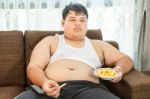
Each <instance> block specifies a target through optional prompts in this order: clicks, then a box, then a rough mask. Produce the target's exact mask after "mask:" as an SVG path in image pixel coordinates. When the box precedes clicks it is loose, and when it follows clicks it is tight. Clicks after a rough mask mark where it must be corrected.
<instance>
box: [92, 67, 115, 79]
mask: <svg viewBox="0 0 150 99" xmlns="http://www.w3.org/2000/svg"><path fill="white" fill-rule="evenodd" d="M94 75H95V76H97V77H100V78H101V79H103V80H112V79H113V78H115V77H116V75H117V72H116V71H115V70H114V69H112V68H98V69H95V70H94Z"/></svg>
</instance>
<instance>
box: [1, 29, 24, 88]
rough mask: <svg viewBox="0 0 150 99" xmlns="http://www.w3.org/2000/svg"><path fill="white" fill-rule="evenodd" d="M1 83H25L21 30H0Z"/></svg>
mask: <svg viewBox="0 0 150 99" xmlns="http://www.w3.org/2000/svg"><path fill="white" fill-rule="evenodd" d="M0 85H1V86H3V85H5V86H7V85H25V60H24V39H23V33H22V32H21V31H0Z"/></svg>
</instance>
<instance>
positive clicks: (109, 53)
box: [101, 42, 133, 74]
mask: <svg viewBox="0 0 150 99" xmlns="http://www.w3.org/2000/svg"><path fill="white" fill-rule="evenodd" d="M101 44H102V50H103V55H104V59H105V64H106V65H108V66H115V67H114V68H116V67H117V68H118V67H119V68H120V69H121V70H122V74H125V73H127V72H129V71H130V70H131V69H132V68H133V61H132V59H131V58H130V57H129V56H127V55H125V54H124V53H122V52H120V51H119V50H118V49H116V48H115V47H113V46H112V45H110V44H108V43H106V42H101Z"/></svg>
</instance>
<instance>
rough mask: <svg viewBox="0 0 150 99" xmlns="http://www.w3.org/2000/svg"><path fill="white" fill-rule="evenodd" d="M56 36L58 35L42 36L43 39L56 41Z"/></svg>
mask: <svg viewBox="0 0 150 99" xmlns="http://www.w3.org/2000/svg"><path fill="white" fill-rule="evenodd" d="M58 37H59V35H54V36H46V37H44V38H43V40H46V41H56V40H58Z"/></svg>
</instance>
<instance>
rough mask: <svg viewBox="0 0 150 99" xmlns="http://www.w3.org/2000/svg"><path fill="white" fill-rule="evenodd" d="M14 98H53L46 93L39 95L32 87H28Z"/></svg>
mask: <svg viewBox="0 0 150 99" xmlns="http://www.w3.org/2000/svg"><path fill="white" fill-rule="evenodd" d="M15 99H54V98H52V97H49V96H46V95H39V94H37V93H36V92H35V91H33V90H32V89H28V90H27V91H24V92H23V93H21V94H20V95H18V96H17V97H16V98H15Z"/></svg>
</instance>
